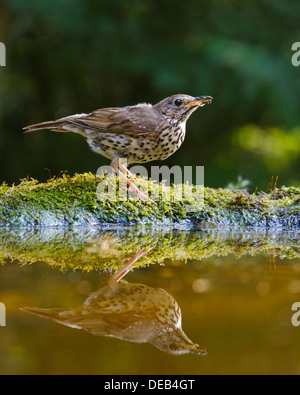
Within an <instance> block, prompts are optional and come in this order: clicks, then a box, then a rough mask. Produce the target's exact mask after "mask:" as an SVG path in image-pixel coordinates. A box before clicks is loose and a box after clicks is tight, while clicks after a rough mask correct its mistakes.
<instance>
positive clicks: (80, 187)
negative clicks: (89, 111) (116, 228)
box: [0, 173, 300, 227]
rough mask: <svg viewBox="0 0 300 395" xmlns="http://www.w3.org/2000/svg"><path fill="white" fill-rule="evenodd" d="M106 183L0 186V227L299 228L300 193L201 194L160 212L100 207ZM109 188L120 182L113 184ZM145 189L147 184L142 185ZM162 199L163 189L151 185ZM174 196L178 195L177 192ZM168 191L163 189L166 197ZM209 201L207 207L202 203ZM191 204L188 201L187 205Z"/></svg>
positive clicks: (131, 204)
mask: <svg viewBox="0 0 300 395" xmlns="http://www.w3.org/2000/svg"><path fill="white" fill-rule="evenodd" d="M101 181H103V178H96V177H95V176H94V175H92V174H90V173H87V174H79V175H75V176H74V177H73V178H72V177H70V176H67V175H63V176H62V177H61V178H54V179H52V180H50V181H49V182H47V183H45V184H39V183H38V182H37V181H35V180H23V181H22V182H21V183H20V184H19V185H17V186H13V187H9V186H7V185H6V184H3V185H2V186H0V226H1V225H2V226H28V227H34V226H37V227H43V226H65V227H69V226H77V225H79V226H83V225H107V224H118V225H168V224H175V225H184V226H187V225H188V226H190V225H192V226H197V227H203V226H204V227H206V226H211V224H214V225H219V226H228V225H230V226H231V225H239V226H249V225H250V226H278V225H279V226H297V227H298V226H299V225H300V188H285V187H282V188H280V189H276V190H275V191H272V192H271V193H270V194H260V195H256V194H254V195H251V194H248V193H247V192H241V191H230V190H228V189H211V188H199V190H198V192H197V194H196V195H193V197H194V199H193V200H192V199H189V198H187V199H186V200H183V201H175V202H169V201H168V200H167V199H164V198H162V200H160V202H159V203H158V206H157V207H156V206H154V205H153V204H149V203H147V204H144V203H142V202H141V201H138V200H132V201H131V200H129V201H125V202H123V201H120V200H118V199H117V200H116V201H111V200H107V201H100V200H98V199H97V195H96V191H97V187H98V186H99V184H100V182H101ZM107 182H108V184H109V183H113V182H115V179H114V178H111V179H109V180H108V181H107ZM138 183H139V185H140V187H145V183H143V182H142V181H138ZM151 188H152V191H153V192H154V193H155V194H157V195H159V186H158V185H152V186H151ZM172 193H174V194H176V192H175V191H174V190H173V191H172ZM165 194H166V189H165V188H163V189H162V196H165ZM203 198H204V205H201V201H203ZM188 200H189V201H188Z"/></svg>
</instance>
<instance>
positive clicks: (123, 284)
mask: <svg viewBox="0 0 300 395" xmlns="http://www.w3.org/2000/svg"><path fill="white" fill-rule="evenodd" d="M21 310H23V311H24V312H27V313H31V314H33V315H37V316H40V317H43V318H48V319H51V320H53V321H56V322H58V323H59V324H62V325H64V326H67V327H70V328H76V329H83V330H85V331H87V332H90V333H92V334H93V335H95V336H104V337H112V338H117V339H119V340H123V341H127V342H133V343H147V342H148V343H150V344H152V345H154V346H155V347H157V348H158V349H160V350H161V351H164V352H166V353H168V354H173V355H181V354H187V353H192V354H198V355H203V356H205V355H206V354H207V351H206V348H205V347H201V346H199V345H198V344H195V343H193V342H192V341H191V340H190V339H189V338H188V337H187V335H186V334H185V333H184V332H183V330H182V314H181V309H180V307H179V306H178V304H177V302H176V301H175V299H174V298H173V297H172V296H171V295H170V294H169V293H167V292H166V291H165V290H163V289H161V288H153V287H151V286H148V285H145V284H139V283H128V282H127V281H125V280H120V281H119V283H118V285H117V286H115V287H111V286H110V285H107V286H104V287H102V288H100V289H99V290H98V291H97V292H94V293H92V294H91V295H90V296H89V297H88V298H87V300H86V301H85V302H84V304H83V305H82V306H79V307H75V308H69V309H63V308H49V309H45V308H38V307H28V306H26V307H21Z"/></svg>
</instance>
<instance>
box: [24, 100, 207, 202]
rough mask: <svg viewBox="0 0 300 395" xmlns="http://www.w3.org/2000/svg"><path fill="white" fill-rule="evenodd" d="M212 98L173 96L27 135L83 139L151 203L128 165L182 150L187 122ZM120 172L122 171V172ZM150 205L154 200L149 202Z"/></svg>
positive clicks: (79, 117) (78, 117)
mask: <svg viewBox="0 0 300 395" xmlns="http://www.w3.org/2000/svg"><path fill="white" fill-rule="evenodd" d="M212 100H213V98H212V97H211V96H200V97H192V96H189V95H184V94H180V95H174V96H170V97H168V98H166V99H164V100H162V101H160V102H159V103H157V104H155V105H151V104H146V103H142V104H137V105H135V106H128V107H120V108H119V107H116V108H103V109H100V110H96V111H94V112H91V113H89V114H76V115H71V116H68V117H65V118H61V119H58V120H56V121H50V122H43V123H39V124H36V125H31V126H27V127H25V128H24V130H25V132H33V131H36V130H42V129H50V130H53V131H55V132H73V133H78V134H81V135H82V136H84V137H85V138H86V140H87V142H88V144H89V146H90V147H91V149H92V150H93V151H95V152H96V153H99V154H101V155H103V156H105V157H106V158H108V159H110V160H111V167H112V169H113V170H114V171H115V172H116V173H117V174H119V176H120V177H122V178H123V179H124V180H125V181H126V182H127V183H128V185H129V186H130V187H131V189H132V190H133V192H134V193H136V194H137V195H138V196H139V198H140V199H142V200H143V201H145V200H150V199H149V198H148V197H146V196H145V195H144V194H142V193H141V192H140V191H139V189H138V188H137V187H136V186H135V185H134V183H133V182H131V181H130V180H129V178H128V177H129V176H132V174H131V173H130V172H129V170H128V169H127V168H126V167H125V166H123V165H122V164H120V163H119V160H120V159H126V160H127V163H128V165H131V164H133V163H145V162H151V161H154V160H164V159H166V158H168V157H169V156H171V155H172V154H173V153H174V152H175V151H177V149H178V148H179V147H180V146H181V144H182V143H183V141H184V138H185V127H186V121H187V119H188V118H189V116H190V115H191V114H192V113H193V112H194V111H195V110H196V109H197V108H199V107H203V106H204V105H205V104H210V103H211V102H212ZM119 168H120V169H121V170H122V171H120V170H119ZM150 201H151V200H150Z"/></svg>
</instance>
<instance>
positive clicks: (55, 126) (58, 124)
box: [23, 120, 68, 133]
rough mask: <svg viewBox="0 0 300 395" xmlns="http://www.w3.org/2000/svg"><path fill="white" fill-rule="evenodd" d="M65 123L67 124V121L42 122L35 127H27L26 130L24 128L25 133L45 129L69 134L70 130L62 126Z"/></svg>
mask: <svg viewBox="0 0 300 395" xmlns="http://www.w3.org/2000/svg"><path fill="white" fill-rule="evenodd" d="M65 123H66V122H65V120H57V121H49V122H42V123H37V124H35V125H30V126H26V127H25V128H23V130H24V133H29V132H34V131H36V130H43V129H51V130H55V131H57V132H68V130H64V129H62V126H63V125H64V124H65Z"/></svg>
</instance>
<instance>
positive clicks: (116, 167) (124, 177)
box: [110, 157, 157, 205]
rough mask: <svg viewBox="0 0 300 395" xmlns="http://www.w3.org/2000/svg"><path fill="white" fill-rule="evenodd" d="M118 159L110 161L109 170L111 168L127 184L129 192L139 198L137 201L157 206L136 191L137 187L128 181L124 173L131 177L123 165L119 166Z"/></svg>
mask: <svg viewBox="0 0 300 395" xmlns="http://www.w3.org/2000/svg"><path fill="white" fill-rule="evenodd" d="M119 159H120V158H119V157H116V158H115V159H113V161H112V162H111V164H110V166H111V168H112V169H113V170H114V171H115V172H116V173H117V174H118V175H119V176H120V177H121V178H123V180H124V181H126V182H127V184H128V185H129V186H130V188H131V190H132V191H133V193H135V194H136V195H137V196H138V197H139V199H141V200H142V201H143V202H144V203H145V202H146V201H149V202H150V203H153V204H155V205H157V204H156V203H155V202H154V201H153V200H151V199H150V198H149V197H148V196H146V195H144V194H143V193H142V192H141V191H140V190H139V189H138V187H137V186H136V185H134V183H133V182H132V181H130V180H129V179H128V177H127V176H126V175H125V174H124V173H127V174H130V175H131V173H130V172H129V170H128V169H127V168H126V167H125V166H124V165H121V164H119ZM118 167H120V168H121V169H122V170H123V171H124V173H122V172H121V171H120V170H119V169H118Z"/></svg>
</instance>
